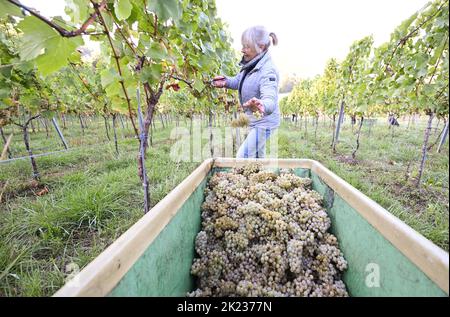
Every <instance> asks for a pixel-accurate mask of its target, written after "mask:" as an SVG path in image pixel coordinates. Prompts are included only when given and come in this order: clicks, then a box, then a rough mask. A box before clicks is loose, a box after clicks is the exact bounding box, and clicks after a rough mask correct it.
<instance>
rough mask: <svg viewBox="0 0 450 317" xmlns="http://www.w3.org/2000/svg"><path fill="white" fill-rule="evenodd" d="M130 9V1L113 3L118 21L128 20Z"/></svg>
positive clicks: (119, 0)
mask: <svg viewBox="0 0 450 317" xmlns="http://www.w3.org/2000/svg"><path fill="white" fill-rule="evenodd" d="M132 8H133V6H132V5H131V3H130V0H116V1H115V2H114V12H115V13H116V16H117V18H118V19H119V20H126V19H128V17H129V16H130V14H131V9H132Z"/></svg>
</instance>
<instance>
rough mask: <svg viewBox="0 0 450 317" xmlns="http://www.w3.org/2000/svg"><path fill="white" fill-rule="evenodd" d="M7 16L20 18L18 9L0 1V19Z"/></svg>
mask: <svg viewBox="0 0 450 317" xmlns="http://www.w3.org/2000/svg"><path fill="white" fill-rule="evenodd" d="M7 15H14V16H22V11H21V10H20V8H19V7H18V6H16V5H14V4H11V3H9V2H7V1H6V0H0V19H2V18H4V17H6V16H7Z"/></svg>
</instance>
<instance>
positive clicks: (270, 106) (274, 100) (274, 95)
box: [260, 70, 278, 115]
mask: <svg viewBox="0 0 450 317" xmlns="http://www.w3.org/2000/svg"><path fill="white" fill-rule="evenodd" d="M260 96H261V98H260V99H261V101H262V104H263V106H264V111H265V115H269V114H271V113H272V112H274V111H275V109H276V107H277V104H278V74H277V73H276V71H275V70H270V71H268V72H266V73H264V74H263V75H262V76H261V81H260Z"/></svg>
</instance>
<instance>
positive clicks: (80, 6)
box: [64, 0, 89, 23]
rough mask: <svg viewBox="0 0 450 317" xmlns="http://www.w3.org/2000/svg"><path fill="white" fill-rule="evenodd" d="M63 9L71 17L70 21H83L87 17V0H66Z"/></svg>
mask: <svg viewBox="0 0 450 317" xmlns="http://www.w3.org/2000/svg"><path fill="white" fill-rule="evenodd" d="M64 11H65V13H66V14H67V15H68V16H69V17H70V18H71V20H72V22H75V23H78V22H81V23H83V22H84V21H86V20H87V18H88V17H89V1H88V0H66V7H65V9H64Z"/></svg>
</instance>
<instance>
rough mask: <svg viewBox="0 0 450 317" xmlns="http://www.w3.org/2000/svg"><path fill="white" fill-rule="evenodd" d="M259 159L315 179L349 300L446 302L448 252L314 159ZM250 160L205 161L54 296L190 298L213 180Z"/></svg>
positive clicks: (315, 187) (269, 164) (315, 186)
mask: <svg viewBox="0 0 450 317" xmlns="http://www.w3.org/2000/svg"><path fill="white" fill-rule="evenodd" d="M258 161H260V162H262V163H263V164H264V166H266V167H269V168H275V169H276V168H292V169H294V171H295V173H296V174H297V175H299V176H307V177H310V178H311V179H312V181H313V189H314V190H316V191H318V192H319V193H320V194H321V195H323V197H324V205H325V207H326V209H327V212H328V214H329V216H330V218H331V221H332V226H331V232H332V233H333V234H335V235H336V236H337V238H338V240H339V245H340V248H341V250H342V252H343V253H344V256H345V258H346V260H347V261H348V269H347V271H346V272H345V273H344V275H343V280H344V282H345V283H346V285H347V288H348V291H349V294H350V295H351V296H448V291H449V270H448V267H449V255H448V253H447V252H445V251H444V250H442V249H441V248H439V247H437V246H436V245H435V244H433V243H432V242H430V241H429V240H427V239H426V238H424V237H423V236H422V235H420V234H419V233H417V232H416V231H414V230H413V229H412V228H410V227H409V226H408V225H406V224H405V223H404V222H402V221H400V220H399V219H398V218H396V217H394V216H393V215H392V214H391V213H389V212H388V211H387V210H385V209H384V208H382V207H381V206H380V205H378V204H377V203H375V202H374V201H373V200H371V199H369V198H368V197H367V196H365V195H364V194H362V193H361V192H359V191H358V190H357V189H355V188H354V187H352V186H351V185H349V184H348V183H347V182H345V181H344V180H342V179H341V178H339V177H338V176H336V175H335V174H333V173H332V172H331V171H329V170H328V169H327V168H325V167H324V166H323V165H322V164H320V163H318V162H316V161H313V160H307V159H272V160H270V159H263V160H258ZM248 162H249V160H237V159H226V158H220V159H209V160H206V161H204V162H203V163H202V164H201V165H200V166H199V167H198V168H197V169H196V170H195V171H194V172H192V174H191V175H189V176H188V177H187V178H186V179H185V180H184V181H183V182H182V183H181V184H180V185H178V186H177V187H176V188H175V189H174V190H173V191H171V192H170V193H169V194H168V195H167V196H166V197H165V198H164V199H163V200H161V201H160V202H159V203H158V204H157V205H156V206H155V207H153V208H152V209H151V210H150V211H149V212H148V213H147V214H146V215H145V216H143V217H142V218H141V219H140V220H139V221H138V222H137V223H136V224H134V225H133V226H132V227H131V228H130V229H128V231H126V232H125V233H124V234H123V235H122V236H120V237H119V238H118V239H117V240H116V241H115V242H114V243H113V244H112V245H111V246H109V247H108V248H107V249H106V250H105V251H104V252H103V253H102V254H100V255H99V256H98V257H97V258H96V259H94V260H93V261H92V262H91V263H90V264H88V265H87V266H86V267H85V268H84V269H83V270H82V271H81V272H80V273H79V274H78V275H76V276H75V278H74V279H72V280H70V281H69V282H68V283H67V284H66V285H65V286H64V287H62V288H61V289H60V290H59V291H58V292H57V293H56V294H55V296H185V295H186V293H187V292H189V291H192V290H193V289H194V287H195V285H194V278H193V277H192V276H191V275H190V268H191V264H192V261H193V258H194V255H195V250H194V241H195V237H196V235H197V233H198V232H199V231H200V226H201V217H200V206H201V204H202V202H203V200H204V196H203V191H204V189H205V186H206V183H207V180H208V176H210V175H212V174H213V173H214V172H216V171H218V170H223V169H229V168H231V167H235V166H241V165H243V164H246V163H248ZM373 278H378V279H377V280H374V279H373Z"/></svg>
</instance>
